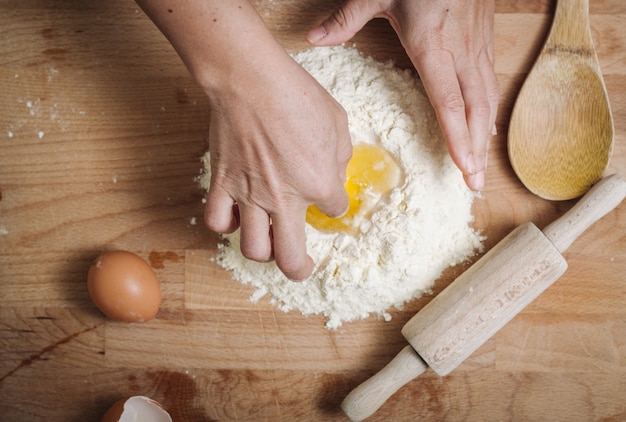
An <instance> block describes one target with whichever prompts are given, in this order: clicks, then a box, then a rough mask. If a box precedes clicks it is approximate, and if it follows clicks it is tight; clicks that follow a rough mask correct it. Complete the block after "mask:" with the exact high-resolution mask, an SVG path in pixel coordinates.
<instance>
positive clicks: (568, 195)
mask: <svg viewBox="0 0 626 422" xmlns="http://www.w3.org/2000/svg"><path fill="white" fill-rule="evenodd" d="M613 132H614V128H613V117H612V115H611V108H610V106H609V101H608V96H607V93H606V88H605V86H604V80H603V79H602V74H601V73H600V66H599V64H598V58H597V56H596V53H595V50H594V47H593V41H592V39H591V29H590V26H589V0H557V7H556V12H555V16H554V21H553V23H552V28H551V30H550V34H549V36H548V39H547V40H546V43H545V45H544V47H543V50H542V51H541V53H540V54H539V57H538V58H537V61H536V62H535V64H534V66H533V68H532V69H531V71H530V73H529V74H528V77H527V79H526V81H525V82H524V85H523V86H522V89H521V91H520V93H519V96H518V98H517V100H516V103H515V106H514V108H513V112H512V115H511V122H510V125H509V141H508V151H509V159H510V160H511V165H512V166H513V170H514V171H515V173H516V174H517V176H518V177H519V179H520V180H521V181H522V183H523V184H524V185H525V186H526V187H527V188H528V189H529V190H530V191H531V192H533V193H534V194H536V195H538V196H540V197H542V198H545V199H550V200H566V199H572V198H577V197H579V196H581V195H582V194H584V193H585V192H586V191H587V190H588V189H589V188H590V187H591V185H593V184H594V183H595V182H597V181H598V180H599V179H600V178H601V177H602V175H603V173H604V171H605V170H606V167H607V166H608V163H609V158H610V155H611V152H612V149H613Z"/></svg>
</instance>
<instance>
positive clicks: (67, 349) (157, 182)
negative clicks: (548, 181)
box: [0, 0, 626, 421]
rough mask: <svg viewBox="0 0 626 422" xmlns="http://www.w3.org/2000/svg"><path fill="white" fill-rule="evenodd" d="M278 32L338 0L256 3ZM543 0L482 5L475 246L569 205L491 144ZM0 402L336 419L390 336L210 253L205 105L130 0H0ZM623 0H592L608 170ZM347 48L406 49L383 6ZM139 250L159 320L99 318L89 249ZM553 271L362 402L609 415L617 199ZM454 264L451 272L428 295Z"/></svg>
mask: <svg viewBox="0 0 626 422" xmlns="http://www.w3.org/2000/svg"><path fill="white" fill-rule="evenodd" d="M255 4H256V5H257V7H258V9H259V12H260V13H261V15H262V16H263V18H264V19H265V20H266V22H267V24H268V25H269V26H270V28H271V29H272V30H273V31H274V32H275V34H276V35H277V37H278V38H279V40H280V41H281V42H282V43H283V44H284V45H285V47H286V48H288V49H289V50H292V51H293V50H297V49H301V48H305V47H306V44H305V43H304V42H303V41H302V39H303V34H304V33H305V31H306V29H307V28H309V27H310V26H311V25H313V24H315V23H317V22H319V21H320V20H321V19H322V18H323V17H324V16H325V15H327V14H328V13H329V12H330V11H332V10H333V9H334V7H335V5H336V4H338V2H337V1H331V0H328V1H313V0H308V1H303V0H301V1H296V0H284V1H277V0H274V1H270V0H267V1H257V2H255ZM553 9H554V2H552V1H548V2H546V1H531V2H522V1H506V0H499V1H497V2H496V11H497V15H496V28H495V31H496V57H497V63H496V71H497V76H498V81H499V84H500V88H501V93H502V100H501V105H500V113H499V118H498V121H497V127H498V131H499V133H500V135H498V136H497V137H496V138H495V139H494V140H493V142H492V146H491V151H490V167H489V172H488V174H487V182H486V183H487V184H486V190H485V193H484V199H480V200H478V201H477V202H476V204H475V210H474V212H475V215H476V223H475V225H476V227H477V228H479V229H481V230H483V232H484V233H485V234H486V235H487V237H488V238H487V241H486V244H485V246H486V247H487V248H490V247H491V246H493V245H495V244H496V243H497V242H498V241H499V240H500V239H502V238H503V237H504V236H505V235H506V234H507V233H508V232H509V231H510V230H511V229H513V228H514V227H516V226H518V225H519V224H520V223H522V222H525V221H532V222H534V223H535V224H537V226H539V227H540V228H543V227H544V226H545V225H547V224H548V223H549V222H550V221H552V220H554V219H555V218H556V217H558V216H559V215H561V214H562V213H563V212H565V211H566V210H567V209H569V208H570V207H571V205H572V202H563V203H554V202H549V201H544V200H541V199H539V198H537V197H535V196H533V195H532V194H530V193H529V192H527V191H526V190H525V189H524V188H523V186H522V185H521V183H520V182H519V181H518V180H517V179H516V178H515V175H514V174H513V172H512V170H511V167H510V165H509V162H508V159H507V156H506V136H505V134H506V132H507V126H508V119H509V116H510V112H511V107H512V105H513V102H514V100H515V96H516V94H517V92H518V90H519V88H520V86H521V83H522V81H523V80H524V77H525V75H526V73H527V72H528V70H529V69H530V66H531V65H532V63H533V59H534V57H535V55H536V54H537V53H538V51H539V48H540V47H541V44H542V41H543V39H544V37H545V36H546V34H547V31H548V28H549V25H550V21H551V12H552V11H553ZM0 11H1V12H2V13H0V33H1V34H2V36H1V37H0V87H1V89H0V98H1V101H0V330H1V331H0V333H1V334H0V420H2V421H25V420H28V421H85V420H97V419H98V417H99V416H101V415H102V414H103V413H104V411H105V410H106V409H107V408H108V406H110V405H111V404H112V403H113V402H114V401H116V400H117V399H119V398H121V397H123V396H125V395H136V394H141V395H147V396H150V397H152V398H154V399H156V400H158V401H160V402H161V403H163V404H164V405H165V406H166V407H167V408H168V410H169V411H170V412H171V413H172V415H173V416H174V419H175V420H177V421H210V420H219V421H231V420H237V421H246V420H255V421H256V420H267V421H295V420H298V421H343V420H346V418H345V416H344V415H343V414H342V413H341V411H340V409H339V403H340V402H341V400H342V399H343V398H344V397H345V395H346V394H347V393H348V392H349V391H350V390H351V389H352V388H354V387H355V386H356V385H358V384H359V383H361V382H362V381H364V380H365V379H366V378H368V377H369V376H371V375H372V374H373V373H375V372H376V371H378V370H379V369H380V368H381V367H382V366H384V365H385V364H386V363H387V362H388V361H389V360H390V359H391V358H392V357H393V356H394V355H395V354H396V353H397V352H398V351H399V350H400V349H401V348H402V347H404V345H405V341H404V339H403V337H402V335H401V333H400V328H401V327H402V325H403V324H404V323H405V322H406V321H408V319H409V318H410V317H411V316H413V314H414V313H415V312H416V311H417V310H419V309H421V308H422V307H423V306H424V305H425V304H426V303H428V302H429V301H430V300H431V299H432V296H427V297H423V298H421V299H420V300H417V301H415V302H413V303H411V304H410V305H409V306H407V307H406V308H405V309H404V310H393V311H392V315H393V319H392V321H391V322H384V321H380V320H378V319H377V318H375V317H373V318H369V319H367V320H364V321H358V322H353V323H347V324H344V325H343V326H342V327H340V328H339V329H338V330H336V331H328V330H326V329H325V328H324V320H323V318H322V317H315V316H313V317H308V318H307V317H303V316H302V315H300V314H299V313H297V312H290V313H283V312H281V311H279V310H277V309H275V308H274V307H273V306H272V305H271V304H270V303H269V301H268V300H261V301H260V302H259V303H257V304H253V303H251V302H250V301H249V300H248V298H249V296H250V294H251V293H252V290H251V289H250V288H249V287H247V286H244V285H241V284H239V283H237V282H234V281H232V280H231V278H230V275H229V274H228V273H227V272H226V271H224V270H222V269H221V268H219V267H218V266H217V265H216V264H215V261H214V259H215V256H216V243H217V240H218V239H217V236H216V235H215V234H212V233H210V232H208V230H206V229H205V228H204V226H203V224H202V214H203V204H202V196H203V192H202V191H201V190H200V189H199V188H198V185H197V183H196V182H195V180H194V179H195V178H196V177H197V176H198V174H199V172H200V170H201V163H200V157H201V156H202V154H203V153H204V151H205V150H206V149H207V133H208V115H209V109H208V104H207V100H206V98H205V97H204V96H203V94H202V92H201V91H200V90H199V89H198V87H197V86H196V85H195V84H194V83H193V82H192V81H191V79H190V78H189V76H188V74H187V72H186V70H185V69H184V67H183V66H182V64H181V63H180V60H179V59H178V57H177V56H176V54H175V53H174V51H173V50H172V48H171V47H170V46H169V44H168V43H167V42H166V41H165V39H164V38H163V36H162V35H161V34H160V33H159V32H158V31H157V30H156V28H155V27H154V26H153V25H152V23H151V22H150V21H149V20H148V19H147V18H146V17H145V16H144V15H143V13H142V12H141V11H140V10H139V9H138V8H137V7H136V6H135V4H134V3H133V2H132V1H122V0H108V1H104V0H101V1H94V2H71V1H68V0H65V1H63V0H59V1H51V2H50V1H47V2H44V1H42V0H0ZM625 22H626V4H625V3H624V2H623V1H622V0H607V1H603V2H591V26H592V32H593V36H594V42H595V44H596V48H597V51H598V56H599V59H600V65H601V68H602V71H603V76H604V78H605V82H606V85H607V89H608V92H609V98H610V100H611V105H612V107H613V113H614V118H615V133H616V138H615V149H614V155H613V158H612V161H611V164H610V168H609V171H608V172H609V173H612V172H621V174H622V175H623V176H624V175H625V173H624V172H625V171H626V123H625V122H626V100H625V99H626V67H625V66H624V63H626V25H624V23H625ZM355 40H356V43H357V47H358V48H360V49H361V50H362V51H363V52H365V53H366V54H372V55H374V56H375V57H377V58H379V59H381V60H387V59H394V60H395V61H396V62H397V64H398V66H401V67H408V66H410V63H409V61H408V60H407V58H406V56H405V55H404V53H403V50H402V47H401V46H400V44H399V43H398V41H397V38H396V37H395V35H394V33H393V31H392V30H391V29H390V27H389V25H388V24H387V23H386V22H385V21H382V20H378V21H375V22H373V23H371V24H370V25H368V26H367V28H366V29H365V30H364V31H363V32H362V33H360V34H359V35H358V36H357V37H356V39H355ZM114 248H120V249H127V250H131V251H134V252H136V253H138V254H140V255H141V256H143V257H145V258H146V259H147V260H148V261H149V262H150V263H151V265H152V266H153V267H154V269H155V271H156V273H157V275H158V277H159V279H160V280H161V282H162V288H163V293H164V302H163V306H162V309H161V311H160V312H159V314H158V316H157V318H156V319H155V320H153V321H151V322H149V323H146V324H143V325H133V324H122V323H116V322H112V321H109V320H107V319H106V318H104V317H103V316H102V315H101V314H100V313H99V312H98V311H97V310H95V309H94V307H93V306H92V304H91V302H90V300H89V298H88V296H87V290H86V274H87V269H88V267H89V265H90V262H91V260H92V259H93V258H94V257H95V256H96V255H97V254H98V253H99V252H100V251H102V250H106V249H114ZM565 257H566V259H567V261H568V262H569V269H568V271H567V272H566V274H565V275H564V277H563V278H561V279H560V280H559V281H558V282H557V283H556V284H554V285H553V286H552V287H551V288H550V289H548V291H546V292H545V293H544V294H543V295H542V296H540V297H539V298H538V299H537V300H536V301H535V302H533V303H532V304H531V305H530V306H529V307H528V308H527V309H526V310H525V311H524V312H522V314H520V315H519V316H518V317H516V318H515V319H514V320H513V321H512V322H511V323H510V324H509V325H507V326H506V327H505V328H504V329H503V330H502V331H500V332H499V333H498V334H497V335H496V336H495V337H494V338H492V339H491V340H490V341H488V342H487V344H485V345H484V346H483V347H481V348H480V349H479V350H478V351H477V352H476V353H475V354H474V355H473V356H472V357H471V358H470V359H469V360H467V361H466V362H465V363H463V364H462V365H461V367H459V368H458V369H457V370H455V371H454V372H453V373H452V374H451V375H449V376H447V377H445V378H440V377H439V376H437V375H435V374H434V373H433V372H432V371H429V372H427V373H426V374H424V375H423V376H422V377H420V378H419V379H418V380H415V381H414V382H412V383H410V384H409V385H407V386H406V387H405V388H403V389H402V390H400V391H399V392H398V393H397V394H396V395H395V396H393V397H392V398H391V399H390V400H389V401H388V402H387V403H386V404H385V405H384V406H383V407H382V408H381V409H380V411H379V412H378V413H377V414H376V415H375V416H374V417H372V420H375V421H395V420H399V421H404V420H407V421H408V420H417V419H422V420H447V421H485V420H498V421H505V420H568V421H590V420H612V421H618V420H626V401H624V391H625V390H626V283H624V279H625V277H626V205H624V204H622V205H621V206H620V207H619V208H618V209H617V210H615V211H614V212H613V213H611V214H610V215H608V216H607V217H605V218H604V219H603V220H601V221H600V222H599V223H597V224H596V225H595V226H594V227H593V228H592V229H591V230H590V231H589V232H587V233H586V234H584V235H583V237H582V238H580V239H579V241H577V242H576V243H575V244H574V245H572V247H571V248H570V249H569V250H568V251H567V252H566V254H565ZM464 268H465V267H457V268H453V269H451V270H450V271H448V272H447V273H446V274H444V276H443V277H442V278H441V279H440V280H439V281H438V282H437V284H436V286H435V289H434V292H433V294H436V293H438V292H439V291H441V290H442V289H443V288H444V287H446V286H447V285H448V284H450V282H452V281H453V280H454V278H455V276H456V275H458V274H460V273H461V272H462V271H463V270H464Z"/></svg>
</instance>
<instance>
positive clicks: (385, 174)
mask: <svg viewBox="0 0 626 422" xmlns="http://www.w3.org/2000/svg"><path fill="white" fill-rule="evenodd" d="M346 176H347V177H346V183H345V185H344V187H345V189H346V192H347V193H348V198H349V200H350V205H349V207H348V212H346V213H345V215H343V216H342V217H340V218H331V217H328V216H327V215H326V214H324V213H323V212H321V211H320V210H319V209H318V208H317V207H316V206H315V205H311V206H310V207H309V208H308V209H307V213H306V221H307V222H308V223H309V224H310V225H311V226H313V227H315V228H316V229H317V230H319V231H323V232H339V231H343V232H346V233H351V232H354V231H355V230H356V228H357V227H358V225H359V223H360V222H361V221H362V220H363V218H366V217H367V216H368V215H369V213H370V212H371V211H372V209H373V208H374V207H375V206H376V204H378V202H379V201H380V199H381V198H382V197H383V195H385V194H386V193H388V192H389V191H391V190H392V189H393V188H395V187H397V186H398V184H399V183H400V176H401V171H400V167H399V166H398V164H396V162H395V161H394V159H393V157H391V155H390V154H389V153H388V152H387V151H385V150H384V149H382V148H380V147H378V146H376V145H371V144H356V145H354V147H353V149H352V159H351V160H350V162H349V163H348V167H347V169H346Z"/></svg>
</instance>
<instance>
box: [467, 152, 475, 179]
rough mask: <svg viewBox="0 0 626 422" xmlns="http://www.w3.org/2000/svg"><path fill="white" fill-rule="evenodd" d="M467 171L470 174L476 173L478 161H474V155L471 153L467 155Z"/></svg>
mask: <svg viewBox="0 0 626 422" xmlns="http://www.w3.org/2000/svg"><path fill="white" fill-rule="evenodd" d="M465 171H466V172H467V173H468V174H474V173H476V161H475V160H474V154H472V153H471V152H470V153H469V154H467V158H466V159H465Z"/></svg>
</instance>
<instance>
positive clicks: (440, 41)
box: [307, 0, 499, 191]
mask: <svg viewBox="0 0 626 422" xmlns="http://www.w3.org/2000/svg"><path fill="white" fill-rule="evenodd" d="M494 8H495V7H494V0H449V1H432V0H379V1H373V0H347V1H345V2H344V3H343V5H342V6H341V7H340V8H339V9H338V10H337V11H336V12H335V13H334V14H333V15H332V16H330V17H329V18H328V19H326V20H325V21H324V22H323V23H321V24H320V25H319V26H317V27H315V28H313V29H311V30H310V31H309V32H308V34H307V40H308V41H309V42H310V43H311V44H313V45H320V46H321V45H334V44H340V43H342V42H345V41H348V40H349V39H350V38H352V37H353V36H354V34H356V33H357V32H358V31H359V30H360V29H361V28H362V27H363V26H364V25H365V24H366V23H367V22H368V21H370V20H371V19H373V18H375V17H383V18H386V19H387V20H389V22H390V23H391V26H392V27H393V29H394V30H395V31H396V33H397V34H398V37H399V38H400V42H401V43H402V45H403V46H404V48H405V50H406V52H407V54H408V56H409V58H410V59H411V62H412V63H413V65H414V66H415V69H416V70H417V71H418V73H419V75H420V78H421V80H422V83H423V84H424V88H425V89H426V92H427V94H428V96H429V98H430V101H431V103H432V105H433V108H434V109H435V113H436V114H437V119H438V121H439V125H440V126H441V129H442V131H443V135H444V137H445V139H446V144H447V146H448V150H449V152H450V155H451V157H452V160H453V161H454V162H455V164H456V165H457V166H458V167H459V169H460V170H461V171H462V173H463V176H464V178H465V181H466V183H467V185H468V186H469V187H470V188H472V189H474V190H478V191H479V190H482V189H483V187H484V178H485V169H486V166H487V154H488V150H489V142H490V138H491V135H493V134H495V120H496V113H497V110H498V101H499V90H498V83H497V81H496V76H495V72H494V49H493V22H494Z"/></svg>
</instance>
